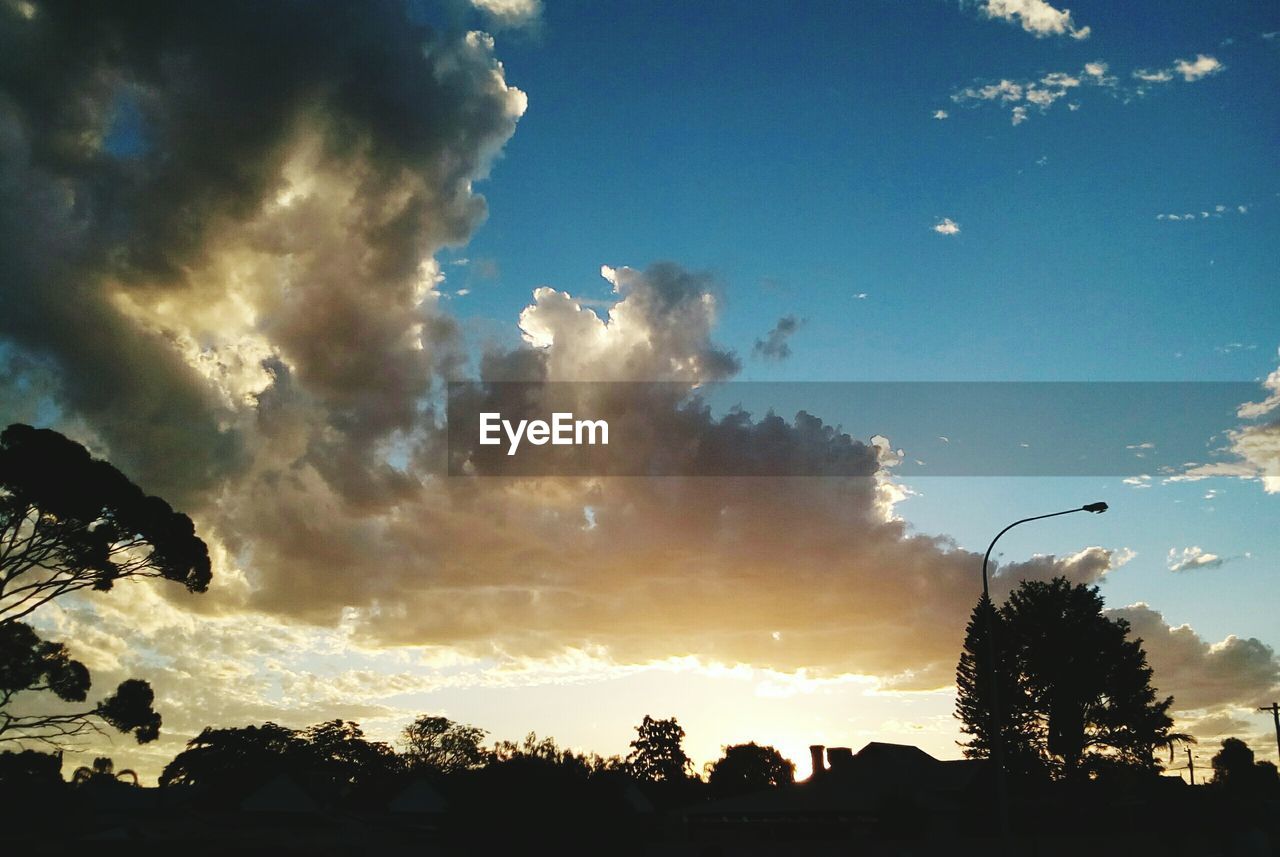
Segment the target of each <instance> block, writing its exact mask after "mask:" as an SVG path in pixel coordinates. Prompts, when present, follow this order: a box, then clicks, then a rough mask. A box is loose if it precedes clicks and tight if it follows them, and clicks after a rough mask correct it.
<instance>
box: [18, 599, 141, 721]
mask: <svg viewBox="0 0 1280 857" xmlns="http://www.w3.org/2000/svg"><path fill="white" fill-rule="evenodd" d="M42 691H47V692H49V693H52V694H53V695H54V696H56V697H57V698H58V699H60V700H61V701H63V702H84V700H85V698H86V697H87V696H88V693H89V670H88V669H86V668H85V666H84V664H82V663H80V662H79V661H76V660H72V659H71V657H70V655H69V654H68V652H67V648H66V646H64V645H62V644H61V643H51V642H47V641H45V640H42V639H40V637H39V635H37V634H36V632H35V631H34V630H33V629H32V628H31V627H30V626H29V625H27V624H26V623H24V622H13V621H10V622H0V742H4V741H19V740H29V741H40V742H43V743H46V744H52V745H57V744H59V743H61V742H63V741H65V740H66V739H69V738H72V737H74V736H77V735H81V734H83V733H85V732H92V731H101V730H100V728H99V727H98V725H97V721H98V720H102V721H105V722H106V723H107V724H109V725H110V726H112V727H114V728H115V729H117V730H118V731H120V732H125V733H133V735H134V737H135V738H136V739H137V741H138V743H139V744H143V743H146V742H147V741H152V740H155V738H156V737H157V736H158V735H159V734H160V715H159V714H158V713H157V712H156V711H155V709H154V708H153V707H152V706H153V703H154V701H155V694H154V693H153V692H152V690H151V686H150V685H149V684H147V683H146V682H145V681H140V680H138V679H128V680H126V681H123V682H121V683H120V686H119V687H118V688H116V692H115V693H114V694H112V695H111V696H108V697H107V698H105V699H103V700H101V701H100V702H98V703H97V705H94V706H93V707H92V708H87V709H83V710H78V709H69V710H62V711H58V712H54V713H49V714H14V713H11V712H10V711H9V710H8V709H9V706H10V703H11V702H12V701H13V699H14V698H15V697H16V696H17V695H18V694H19V693H23V692H42Z"/></svg>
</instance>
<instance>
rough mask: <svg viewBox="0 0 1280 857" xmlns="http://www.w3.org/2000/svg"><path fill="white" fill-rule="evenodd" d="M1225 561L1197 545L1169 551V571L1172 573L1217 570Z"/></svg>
mask: <svg viewBox="0 0 1280 857" xmlns="http://www.w3.org/2000/svg"><path fill="white" fill-rule="evenodd" d="M1226 561H1227V560H1226V559H1224V558H1223V557H1220V556H1218V555H1217V554H1215V553H1209V552H1208V551H1207V550H1205V549H1203V548H1201V547H1200V546H1198V545H1192V546H1191V547H1189V548H1183V549H1182V550H1181V551H1179V550H1178V549H1177V548H1170V549H1169V570H1170V571H1172V572H1179V571H1190V570H1194V569H1198V568H1219V567H1221V566H1222V564H1223V563H1224V562H1226Z"/></svg>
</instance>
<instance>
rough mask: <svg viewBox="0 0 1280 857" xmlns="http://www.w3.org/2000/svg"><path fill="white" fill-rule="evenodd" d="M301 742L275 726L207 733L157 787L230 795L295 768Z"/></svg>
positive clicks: (165, 773) (209, 729)
mask: <svg viewBox="0 0 1280 857" xmlns="http://www.w3.org/2000/svg"><path fill="white" fill-rule="evenodd" d="M301 745H302V740H301V738H299V737H298V733H297V732H296V731H294V730H293V729H289V728H287V727H285V726H280V725H278V724H276V723H264V724H262V725H261V726H241V727H230V728H226V729H214V728H213V727H211V726H210V727H206V728H205V729H204V730H202V731H201V732H200V734H199V735H197V736H196V737H194V738H192V739H191V740H190V741H188V742H187V749H185V750H183V751H182V752H181V753H179V754H178V755H177V756H174V758H173V760H172V761H171V762H169V764H167V765H165V767H164V771H162V772H161V774H160V785H162V786H196V787H200V788H202V789H205V790H207V791H208V792H209V793H211V794H215V795H225V794H233V793H238V792H240V791H243V790H244V789H246V788H250V787H252V786H254V785H257V784H258V783H260V782H262V781H263V780H266V779H268V778H269V777H271V776H273V775H275V774H276V773H280V772H282V771H287V770H289V769H290V768H291V767H295V766H296V759H297V758H298V756H299V755H300V753H301V749H302V747H301Z"/></svg>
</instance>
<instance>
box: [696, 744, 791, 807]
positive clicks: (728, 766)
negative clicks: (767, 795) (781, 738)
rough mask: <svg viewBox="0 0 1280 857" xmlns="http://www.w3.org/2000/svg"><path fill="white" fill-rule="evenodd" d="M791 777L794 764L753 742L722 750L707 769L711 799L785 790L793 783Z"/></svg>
mask: <svg viewBox="0 0 1280 857" xmlns="http://www.w3.org/2000/svg"><path fill="white" fill-rule="evenodd" d="M795 776H796V766H795V763H794V762H791V761H788V760H787V759H785V758H784V757H783V755H782V754H781V753H779V752H778V751H777V750H776V749H774V748H773V747H769V746H762V745H760V744H757V743H755V742H754V741H752V742H751V743H748V744H731V745H730V746H728V747H725V748H724V755H723V756H722V757H721V758H720V760H719V761H717V762H713V763H712V764H710V765H708V766H707V783H708V784H709V785H710V787H711V794H712V795H714V796H715V797H729V796H731V795H740V794H748V793H750V792H756V791H762V790H764V789H767V788H775V787H778V786H789V785H791V783H792V782H794V781H795Z"/></svg>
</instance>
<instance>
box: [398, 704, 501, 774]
mask: <svg viewBox="0 0 1280 857" xmlns="http://www.w3.org/2000/svg"><path fill="white" fill-rule="evenodd" d="M486 734H487V733H486V732H485V731H484V730H483V729H480V728H478V727H476V726H469V725H467V724H465V723H455V722H454V721H452V720H450V719H449V718H447V717H440V716H438V715H431V714H424V715H422V716H421V717H418V718H417V719H416V720H414V721H413V722H412V723H410V724H409V725H408V726H406V727H405V728H404V731H403V732H401V733H400V737H401V741H402V743H403V745H404V755H405V757H406V759H407V760H408V763H409V766H410V767H411V768H414V769H418V770H427V771H434V772H437V773H442V774H449V773H454V772H456V771H463V770H467V769H469V768H478V767H480V766H482V765H483V764H484V763H485V761H486V760H487V759H488V753H487V752H486V751H485V749H484V747H483V746H482V742H483V741H484V737H485V735H486Z"/></svg>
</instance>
